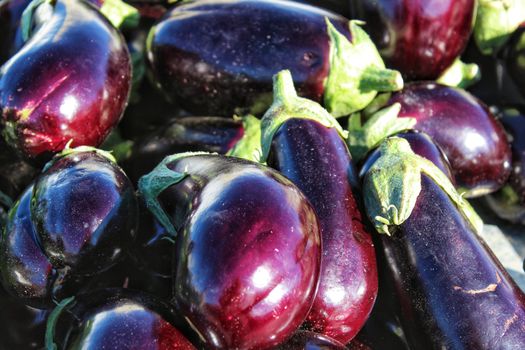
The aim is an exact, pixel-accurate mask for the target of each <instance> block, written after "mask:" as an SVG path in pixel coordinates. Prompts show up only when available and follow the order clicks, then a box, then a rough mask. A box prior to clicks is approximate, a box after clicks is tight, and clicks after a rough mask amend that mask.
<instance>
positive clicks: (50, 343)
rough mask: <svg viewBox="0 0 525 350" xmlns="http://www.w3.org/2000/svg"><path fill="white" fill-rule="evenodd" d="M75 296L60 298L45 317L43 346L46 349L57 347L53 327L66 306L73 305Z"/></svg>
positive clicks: (53, 349) (54, 349)
mask: <svg viewBox="0 0 525 350" xmlns="http://www.w3.org/2000/svg"><path fill="white" fill-rule="evenodd" d="M74 300H75V297H69V298H66V299H64V300H62V301H61V302H60V303H59V304H58V305H57V306H56V307H55V309H54V310H53V311H52V312H51V313H50V314H49V317H48V318H47V325H46V334H45V346H46V349H47V350H57V349H58V347H57V345H56V344H55V328H56V324H57V322H58V318H59V317H60V315H61V314H62V312H63V311H64V310H65V309H66V308H70V307H71V306H73V303H74Z"/></svg>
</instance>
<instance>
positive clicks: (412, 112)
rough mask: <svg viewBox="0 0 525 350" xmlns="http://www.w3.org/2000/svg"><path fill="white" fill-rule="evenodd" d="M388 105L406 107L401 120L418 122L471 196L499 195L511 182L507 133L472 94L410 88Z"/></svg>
mask: <svg viewBox="0 0 525 350" xmlns="http://www.w3.org/2000/svg"><path fill="white" fill-rule="evenodd" d="M389 103H390V104H393V103H399V104H401V111H400V113H399V117H400V118H401V119H402V118H413V119H415V121H416V123H415V125H414V126H413V128H414V129H416V130H420V131H423V132H425V133H427V134H428V135H430V137H432V139H433V140H434V141H435V142H436V144H437V145H438V146H440V147H441V149H443V151H444V152H445V154H446V155H447V157H448V159H449V161H450V164H451V166H452V172H453V174H454V177H455V178H456V183H457V185H458V186H459V187H460V188H461V190H462V191H465V195H466V196H467V197H475V196H481V195H484V194H487V193H490V192H494V191H496V190H498V189H499V188H500V187H501V186H503V184H504V183H505V182H506V181H507V179H508V177H509V174H510V170H511V151H510V147H509V144H508V141H507V137H506V135H505V130H504V129H503V127H502V126H501V124H500V123H499V122H498V121H497V120H496V119H495V117H494V115H493V114H492V113H491V112H490V111H489V109H488V108H487V107H486V106H485V105H484V104H483V103H482V102H480V101H479V100H477V99H475V98H474V97H473V96H472V95H470V94H469V93H468V92H466V91H464V90H462V89H458V88H452V87H448V86H443V85H439V84H436V83H433V82H421V83H410V84H407V86H406V88H405V89H404V90H403V91H402V92H400V93H397V94H394V95H393V96H392V98H391V99H390V102H389Z"/></svg>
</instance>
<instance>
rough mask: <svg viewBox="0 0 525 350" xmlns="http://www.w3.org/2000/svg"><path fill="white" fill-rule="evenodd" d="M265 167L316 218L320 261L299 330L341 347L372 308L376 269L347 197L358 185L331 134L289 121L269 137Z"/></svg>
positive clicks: (325, 129) (371, 250)
mask: <svg viewBox="0 0 525 350" xmlns="http://www.w3.org/2000/svg"><path fill="white" fill-rule="evenodd" d="M267 163H268V165H269V166H271V167H272V168H274V169H276V170H278V171H279V172H281V173H282V174H283V175H284V176H286V177H287V178H288V179H290V180H291V181H292V182H293V183H294V184H295V185H297V187H299V189H301V191H302V192H303V193H304V194H305V195H306V197H307V198H308V200H309V201H310V202H311V203H312V205H313V207H314V208H315V210H316V213H317V216H318V217H319V223H320V228H321V236H322V241H323V247H322V251H323V260H322V265H321V275H320V282H319V288H318V291H317V295H316V298H315V301H314V304H313V306H312V309H311V310H310V313H309V315H308V318H307V320H306V323H305V327H306V328H307V329H310V330H312V331H315V332H318V333H322V334H325V335H327V336H329V337H332V338H334V339H336V340H338V341H340V342H342V343H347V342H349V341H350V340H351V339H352V338H353V337H354V336H355V335H356V334H357V332H358V331H359V330H360V329H361V327H362V326H363V324H364V323H365V321H366V319H367V318H368V316H369V314H370V311H371V310H372V307H373V305H374V302H375V298H376V295H377V267H376V260H375V252H374V246H373V244H372V238H371V236H370V233H369V232H368V231H367V229H366V228H365V224H364V223H363V222H362V215H361V213H360V210H359V208H358V205H357V203H356V200H355V198H354V194H353V193H352V185H355V184H357V183H358V180H357V175H356V172H355V169H354V165H353V163H352V159H351V156H350V153H349V151H348V148H347V146H346V144H345V141H344V140H343V139H342V138H341V137H340V136H339V134H338V131H337V129H336V128H328V127H325V126H323V125H322V124H320V123H319V122H317V121H314V120H309V119H299V118H293V119H289V120H287V121H285V122H284V123H283V124H282V125H281V126H280V128H279V129H278V131H277V132H276V133H275V134H274V137H273V140H272V143H271V147H270V153H269V157H268V160H267Z"/></svg>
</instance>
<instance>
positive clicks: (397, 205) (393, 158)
mask: <svg viewBox="0 0 525 350" xmlns="http://www.w3.org/2000/svg"><path fill="white" fill-rule="evenodd" d="M380 151H381V156H380V157H379V159H378V160H377V161H376V162H375V163H374V164H373V165H372V167H371V168H370V170H369V171H368V172H367V174H366V176H365V180H364V186H363V188H364V201H365V206H366V211H367V213H368V216H369V217H370V219H371V220H372V222H373V223H374V226H375V227H376V230H377V231H378V232H379V233H384V234H387V235H390V227H391V226H399V225H401V224H402V223H403V222H405V220H406V219H408V218H409V217H410V214H411V213H412V211H413V209H414V206H415V204H416V200H417V198H418V196H419V193H420V192H421V175H422V174H425V175H427V176H428V177H430V178H431V179H432V180H433V181H434V182H435V183H436V184H437V185H438V186H439V187H440V188H441V189H442V190H443V191H444V192H445V193H446V194H447V195H448V196H449V198H450V200H451V201H452V202H453V203H454V205H455V206H456V207H457V208H458V210H459V211H460V212H461V214H462V215H463V217H464V218H465V219H466V220H467V221H468V222H469V224H470V225H471V227H472V229H473V230H474V231H475V232H477V233H479V232H481V230H482V227H483V222H482V221H481V219H480V218H479V216H478V215H477V214H476V212H475V211H474V209H473V208H472V207H471V206H470V204H469V203H468V202H467V201H466V200H465V199H464V198H463V197H462V196H461V195H460V194H458V192H457V191H456V189H455V188H454V185H452V183H451V182H450V180H449V179H448V178H447V176H446V175H445V174H443V172H441V170H439V168H438V167H436V166H435V165H434V163H432V162H431V161H429V160H427V159H425V158H423V157H421V156H419V155H417V154H415V153H414V152H413V151H412V149H411V148H410V145H409V143H408V141H406V140H405V139H402V138H399V137H391V138H389V139H387V140H385V141H384V142H383V143H382V144H381V146H380Z"/></svg>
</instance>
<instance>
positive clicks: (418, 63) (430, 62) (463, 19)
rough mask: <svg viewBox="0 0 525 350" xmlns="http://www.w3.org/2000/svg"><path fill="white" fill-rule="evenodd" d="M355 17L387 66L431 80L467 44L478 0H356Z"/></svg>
mask: <svg viewBox="0 0 525 350" xmlns="http://www.w3.org/2000/svg"><path fill="white" fill-rule="evenodd" d="M350 4H351V13H352V17H353V18H359V19H362V20H364V21H365V22H366V25H365V30H366V31H367V32H368V33H369V34H370V36H371V38H372V40H373V41H374V43H375V44H376V45H377V48H378V49H379V52H380V53H381V56H382V57H383V59H384V60H385V63H386V64H387V66H388V67H392V68H394V69H397V70H399V71H400V72H401V73H402V74H403V77H404V78H406V79H408V80H434V79H436V78H438V77H439V75H440V74H441V73H442V72H443V71H444V70H445V69H447V68H448V67H449V66H450V65H451V64H452V62H453V61H454V59H456V57H458V56H459V55H460V54H461V52H462V51H463V50H464V48H465V47H466V46H467V42H468V39H469V37H470V34H471V32H472V28H473V26H474V18H475V14H476V4H477V1H476V0H439V1H435V0H355V1H350Z"/></svg>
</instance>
